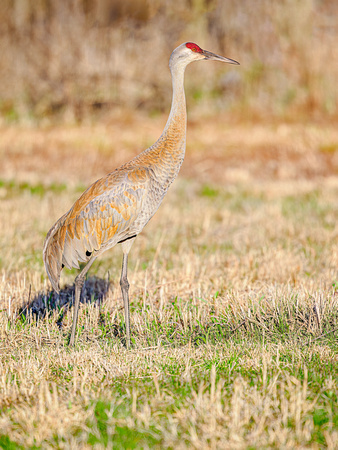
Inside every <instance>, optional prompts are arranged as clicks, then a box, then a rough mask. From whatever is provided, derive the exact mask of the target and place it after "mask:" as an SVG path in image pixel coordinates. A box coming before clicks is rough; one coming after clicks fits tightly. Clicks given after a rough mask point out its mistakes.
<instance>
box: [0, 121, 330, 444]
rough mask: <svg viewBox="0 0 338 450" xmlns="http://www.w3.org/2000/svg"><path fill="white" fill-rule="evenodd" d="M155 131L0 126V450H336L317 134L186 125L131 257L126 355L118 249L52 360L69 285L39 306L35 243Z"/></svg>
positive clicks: (306, 128)
mask: <svg viewBox="0 0 338 450" xmlns="http://www.w3.org/2000/svg"><path fill="white" fill-rule="evenodd" d="M164 121H165V118H163V117H158V118H156V119H152V120H150V119H148V118H146V117H144V116H141V115H135V116H133V115H130V114H128V115H112V116H111V118H110V119H109V120H108V119H107V122H104V123H102V124H101V125H93V126H82V127H48V128H45V129H43V128H27V127H3V128H2V129H1V136H2V139H1V142H0V167H1V172H0V182H1V186H0V195H1V216H0V230H1V231H0V246H1V280H0V322H1V325H0V330H1V349H0V355H1V356H0V358H1V362H0V408H2V412H1V413H0V430H1V431H0V446H1V445H2V446H5V447H6V445H7V446H9V445H10V443H11V442H15V443H16V444H17V445H21V446H22V447H23V448H28V447H32V446H34V445H35V446H36V447H41V448H51V447H57V448H90V447H91V446H93V445H94V444H95V445H96V447H97V448H112V447H113V446H114V448H132V447H133V446H134V447H135V446H136V447H144V448H147V447H152V446H154V447H157V448H163V447H164V448H172V447H177V448H187V447H193V448H203V449H204V448H229V449H230V448H248V447H251V448H262V447H266V448H270V447H278V448H297V447H299V448H320V447H322V446H326V447H327V448H331V449H334V448H336V442H337V439H338V430H337V423H338V421H337V417H338V407H337V394H338V392H337V375H338V373H337V363H338V358H337V349H338V347H337V330H336V328H337V327H338V312H337V311H338V308H337V306H338V297H337V284H336V283H337V266H338V246H337V242H338V240H337V233H338V229H337V223H338V221H337V219H338V216H337V211H338V204H337V198H338V197H337V193H338V181H337V165H338V162H337V161H338V160H337V155H338V152H337V148H338V147H337V142H338V133H337V129H336V128H335V127H333V126H330V125H327V126H323V125H320V126H319V125H316V124H311V125H301V124H287V123H283V124H275V123H270V124H266V125H265V126H262V125H261V124H259V123H258V124H238V123H232V124H231V123H229V124H228V125H226V123H227V118H226V117H225V116H218V117H217V118H212V119H210V120H197V119H193V120H192V122H191V123H190V124H188V149H187V157H186V160H185V162H184V165H183V167H182V172H181V174H180V176H179V179H178V180H177V181H176V182H175V183H174V185H173V187H172V188H171V190H170V191H169V193H168V195H167V197H166V199H165V201H164V203H163V205H162V206H161V208H160V210H159V211H158V213H157V214H156V215H155V216H154V218H153V219H152V220H151V222H150V223H149V225H148V226H147V227H146V229H145V230H144V232H143V233H142V235H140V236H139V238H138V239H137V241H136V243H135V244H134V246H133V249H132V252H131V258H130V282H131V306H132V318H131V321H132V322H131V323H132V335H133V339H134V345H133V348H132V349H131V350H130V351H127V350H126V349H125V346H124V324H123V308H122V301H121V294H120V289H119V275H120V265H121V251H120V250H119V249H118V248H116V249H114V250H112V251H110V252H107V253H106V254H105V255H104V257H102V258H101V259H100V261H99V262H98V263H97V264H96V265H94V266H93V268H92V270H91V271H90V277H89V279H88V280H87V283H86V287H85V294H84V298H85V300H86V302H85V303H84V304H83V305H82V307H81V308H80V317H79V336H78V343H77V346H76V348H75V349H70V348H68V347H67V339H68V335H69V330H70V325H71V320H72V308H71V300H72V295H73V289H72V287H71V285H72V283H73V279H74V276H75V272H72V273H71V272H66V273H65V274H64V275H63V278H62V280H63V283H65V284H66V286H65V287H64V289H63V290H62V292H61V296H60V297H57V296H56V295H51V291H50V286H49V284H48V282H47V280H46V275H45V272H44V269H43V265H42V255H41V252H42V244H43V239H44V237H45V234H46V232H47V231H48V229H49V227H50V226H51V225H52V223H53V222H54V220H56V219H57V218H58V217H59V216H60V215H61V214H62V213H63V212H64V211H66V210H67V209H68V208H69V207H70V205H71V203H72V201H73V200H75V199H76V197H77V196H78V195H79V194H80V192H81V190H82V189H83V187H85V186H86V185H87V184H89V183H90V182H92V181H94V180H95V179H96V178H97V177H98V176H100V175H103V174H104V173H106V171H107V169H108V167H109V168H114V167H116V165H118V164H120V163H121V162H123V161H125V160H127V159H128V158H130V157H131V156H133V155H134V154H136V153H137V151H139V150H140V149H141V148H144V147H145V146H147V145H148V144H149V143H151V142H153V141H154V140H155V139H156V137H157V136H158V134H159V133H160V130H161V128H162V126H163V123H164ZM108 281H110V284H109V285H108ZM67 283H68V284H69V286H67Z"/></svg>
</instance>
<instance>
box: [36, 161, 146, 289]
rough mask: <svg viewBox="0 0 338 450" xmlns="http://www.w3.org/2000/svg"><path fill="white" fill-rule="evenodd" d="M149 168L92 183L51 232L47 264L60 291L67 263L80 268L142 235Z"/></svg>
mask: <svg viewBox="0 0 338 450" xmlns="http://www.w3.org/2000/svg"><path fill="white" fill-rule="evenodd" d="M149 183H150V174H149V170H148V169H146V168H134V169H133V170H130V169H129V170H126V171H115V172H112V173H111V174H109V175H107V177H104V178H101V179H100V180H98V181H96V182H95V183H94V184H92V185H91V186H90V187H89V188H88V189H87V190H86V191H85V192H84V193H83V194H82V195H81V197H80V198H79V199H78V200H77V201H76V202H75V203H74V205H73V207H72V208H71V209H70V210H69V211H68V213H66V214H65V215H64V216H62V217H61V218H60V219H59V220H58V221H57V222H56V224H55V225H54V226H53V227H52V228H51V230H50V231H49V232H48V234H47V237H46V241H45V245H44V251H43V256H44V263H45V267H46V271H47V274H48V276H49V278H50V280H51V283H52V285H53V287H54V289H55V290H56V291H58V290H59V279H60V273H61V270H62V268H63V266H66V267H67V268H69V269H70V268H72V267H76V268H79V262H86V261H88V260H89V259H90V257H91V254H92V253H93V252H94V251H95V252H96V253H97V252H99V251H101V252H102V251H104V250H105V249H107V248H110V247H112V246H114V245H115V244H117V243H118V242H120V241H122V240H124V239H128V237H132V236H135V234H138V233H139V232H140V231H141V229H142V227H141V229H140V220H138V219H139V217H140V215H141V212H142V209H143V205H144V202H145V199H146V197H147V193H148V191H149Z"/></svg>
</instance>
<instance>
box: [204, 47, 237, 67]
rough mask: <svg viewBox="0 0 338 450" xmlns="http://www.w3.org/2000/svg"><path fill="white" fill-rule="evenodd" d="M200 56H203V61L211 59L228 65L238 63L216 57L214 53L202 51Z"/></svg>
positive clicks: (222, 57)
mask: <svg viewBox="0 0 338 450" xmlns="http://www.w3.org/2000/svg"><path fill="white" fill-rule="evenodd" d="M202 55H203V56H204V59H211V60H212V59H213V60H215V61H222V62H225V63H229V64H239V62H237V61H235V60H234V59H230V58H224V56H219V55H216V54H215V53H211V52H208V50H203V52H202Z"/></svg>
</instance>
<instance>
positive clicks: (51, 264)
mask: <svg viewBox="0 0 338 450" xmlns="http://www.w3.org/2000/svg"><path fill="white" fill-rule="evenodd" d="M60 220H61V219H60ZM60 220H59V221H58V222H56V224H55V225H54V226H53V227H52V228H51V229H50V230H49V232H48V234H47V236H46V239H45V243H44V246H43V262H44V264H45V269H46V272H47V275H48V278H49V280H50V282H51V284H52V286H53V289H54V290H55V291H56V292H57V293H59V292H60V276H61V270H62V269H63V265H62V254H63V245H64V242H62V240H61V241H60V239H58V238H57V237H58V231H59V229H60Z"/></svg>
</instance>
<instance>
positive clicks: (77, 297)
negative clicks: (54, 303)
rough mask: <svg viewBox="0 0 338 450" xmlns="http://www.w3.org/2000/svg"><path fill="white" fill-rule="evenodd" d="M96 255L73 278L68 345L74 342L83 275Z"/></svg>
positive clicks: (83, 280)
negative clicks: (73, 287) (71, 321)
mask: <svg viewBox="0 0 338 450" xmlns="http://www.w3.org/2000/svg"><path fill="white" fill-rule="evenodd" d="M95 259H96V257H95V256H94V257H92V259H90V260H89V261H88V263H87V265H86V266H85V267H84V268H83V269H82V271H81V272H80V273H79V275H78V276H77V277H76V278H75V303H74V317H73V324H72V334H71V336H70V341H69V345H70V346H73V345H74V344H75V334H76V325H77V318H78V313H79V305H80V296H81V291H82V288H83V285H84V282H85V276H86V273H87V272H88V270H89V269H90V266H91V265H92V264H93V262H94V261H95Z"/></svg>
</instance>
